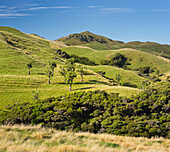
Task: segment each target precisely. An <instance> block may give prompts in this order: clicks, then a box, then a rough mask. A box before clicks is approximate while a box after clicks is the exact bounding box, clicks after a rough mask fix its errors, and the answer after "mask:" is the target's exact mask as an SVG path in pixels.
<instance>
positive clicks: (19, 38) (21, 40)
mask: <svg viewBox="0 0 170 152" xmlns="http://www.w3.org/2000/svg"><path fill="white" fill-rule="evenodd" d="M55 57H56V55H55V53H54V51H53V50H52V49H51V48H50V44H49V42H48V41H46V40H42V39H41V38H34V37H32V36H29V35H26V34H24V33H22V32H20V31H18V30H15V29H12V28H5V27H4V28H3V27H0V65H1V66H0V75H2V74H21V75H22V74H26V73H25V71H26V68H27V66H26V65H27V63H28V62H32V64H33V68H35V69H36V70H34V71H37V73H34V74H38V73H41V72H43V70H42V69H44V67H45V65H48V63H49V62H56V63H61V62H60V61H59V60H57V59H55Z"/></svg>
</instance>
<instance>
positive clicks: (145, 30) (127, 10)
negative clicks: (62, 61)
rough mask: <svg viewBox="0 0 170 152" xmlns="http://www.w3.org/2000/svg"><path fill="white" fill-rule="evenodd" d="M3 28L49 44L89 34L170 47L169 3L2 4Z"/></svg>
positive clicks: (9, 0) (4, 0) (63, 0)
mask: <svg viewBox="0 0 170 152" xmlns="http://www.w3.org/2000/svg"><path fill="white" fill-rule="evenodd" d="M0 26H10V27H14V28H17V29H19V30H21V31H23V32H25V33H36V34H38V35H40V36H42V37H45V38H47V39H50V40H56V39H58V38H60V37H63V36H67V35H69V34H72V33H79V32H83V31H90V32H93V33H95V34H99V35H103V36H106V37H109V38H111V39H113V40H121V41H124V42H129V41H153V42H158V43H162V44H170V0H141V1H139V0H0Z"/></svg>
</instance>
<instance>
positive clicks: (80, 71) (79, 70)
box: [77, 65, 84, 82]
mask: <svg viewBox="0 0 170 152" xmlns="http://www.w3.org/2000/svg"><path fill="white" fill-rule="evenodd" d="M77 72H78V73H79V75H80V76H81V82H83V74H84V68H83V66H82V65H78V66H77Z"/></svg>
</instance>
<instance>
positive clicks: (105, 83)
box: [54, 80, 109, 85]
mask: <svg viewBox="0 0 170 152" xmlns="http://www.w3.org/2000/svg"><path fill="white" fill-rule="evenodd" d="M54 84H67V83H65V82H59V83H54ZM74 84H104V85H109V84H108V83H107V82H102V81H97V80H89V81H88V82H75V83H73V85H74Z"/></svg>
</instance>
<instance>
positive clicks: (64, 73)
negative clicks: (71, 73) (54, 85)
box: [59, 66, 66, 83]
mask: <svg viewBox="0 0 170 152" xmlns="http://www.w3.org/2000/svg"><path fill="white" fill-rule="evenodd" d="M59 73H60V74H61V75H62V76H63V77H64V82H65V83H66V70H65V68H64V67H62V66H60V70H59Z"/></svg>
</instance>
